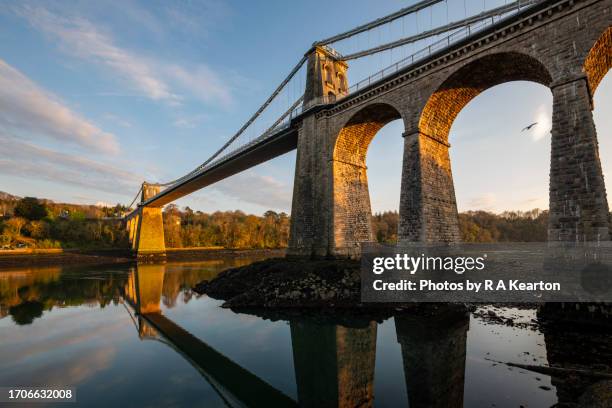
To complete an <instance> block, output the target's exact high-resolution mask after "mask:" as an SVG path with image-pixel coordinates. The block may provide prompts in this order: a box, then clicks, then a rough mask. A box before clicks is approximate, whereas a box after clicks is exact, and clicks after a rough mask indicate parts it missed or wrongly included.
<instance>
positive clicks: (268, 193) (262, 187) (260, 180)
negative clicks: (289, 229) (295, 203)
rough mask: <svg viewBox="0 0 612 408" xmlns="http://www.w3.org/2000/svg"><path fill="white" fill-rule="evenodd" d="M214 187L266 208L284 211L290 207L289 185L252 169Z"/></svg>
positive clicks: (228, 194) (231, 195) (230, 195)
mask: <svg viewBox="0 0 612 408" xmlns="http://www.w3.org/2000/svg"><path fill="white" fill-rule="evenodd" d="M214 189H215V190H217V191H219V192H221V193H223V194H225V195H227V196H229V197H233V198H236V199H238V200H240V201H244V202H248V203H252V204H257V205H261V206H262V207H264V208H266V209H274V210H283V211H286V210H288V209H290V208H291V193H292V192H291V187H289V186H286V185H285V184H283V183H281V182H280V181H278V180H276V179H275V178H273V177H270V176H261V175H258V174H255V173H254V172H253V171H246V172H244V173H240V174H237V175H235V176H232V177H231V178H229V179H227V180H223V181H221V182H219V183H218V184H215V185H214Z"/></svg>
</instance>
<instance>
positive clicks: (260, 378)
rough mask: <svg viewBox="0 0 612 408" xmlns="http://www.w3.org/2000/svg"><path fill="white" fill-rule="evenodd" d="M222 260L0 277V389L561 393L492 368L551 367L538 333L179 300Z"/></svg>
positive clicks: (94, 397)
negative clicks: (283, 317)
mask: <svg viewBox="0 0 612 408" xmlns="http://www.w3.org/2000/svg"><path fill="white" fill-rule="evenodd" d="M239 262H240V263H248V262H249V260H242V261H239ZM234 265H236V262H232V261H227V260H225V261H224V260H219V261H208V262H198V263H180V264H178V263H177V264H172V263H170V264H167V265H146V266H139V267H136V266H106V267H83V268H31V269H20V270H11V271H3V272H0V307H1V310H0V386H55V387H62V386H70V387H74V388H76V390H77V404H67V405H68V406H72V407H74V406H75V405H78V406H86V407H98V406H99V407H109V406H121V407H124V406H139V407H141V406H205V407H216V406H227V405H230V406H239V405H241V404H245V405H253V404H255V405H261V406H275V405H279V404H282V403H288V404H291V403H294V401H297V400H299V401H300V402H301V403H302V404H304V405H307V404H311V405H313V406H322V405H323V404H324V402H330V401H333V403H332V404H331V405H335V404H340V405H345V406H354V405H358V404H359V403H367V401H368V400H369V398H371V396H372V395H373V396H374V405H375V406H381V407H391V406H407V405H409V404H410V405H411V406H413V407H426V406H431V405H432V404H433V401H438V403H440V402H441V404H440V405H441V406H461V403H460V402H461V401H463V405H464V406H466V407H472V406H497V407H504V406H511V407H517V406H519V405H521V404H523V405H525V406H536V407H539V406H550V405H552V404H554V403H555V402H556V401H557V398H558V397H557V395H558V394H560V393H562V390H558V389H557V387H556V386H555V385H554V384H553V382H551V378H549V377H547V376H546V375H542V374H537V373H533V372H530V371H526V370H522V369H517V368H510V367H508V366H506V365H504V364H497V363H495V361H504V362H508V361H509V362H515V363H525V364H547V363H549V361H548V359H547V348H548V350H550V347H554V344H553V345H551V344H550V343H551V341H553V340H552V339H551V338H550V336H548V337H547V336H545V335H544V334H543V333H541V332H539V331H538V330H537V329H533V328H522V329H521V328H517V327H516V326H515V327H509V326H503V325H493V324H488V323H486V322H485V321H483V320H481V318H477V317H474V316H472V317H469V318H468V317H465V316H464V317H461V316H454V315H453V316H446V317H444V318H440V319H435V320H436V321H432V319H422V318H421V319H418V318H413V317H410V316H405V315H404V316H395V317H394V318H391V319H388V320H386V321H384V322H383V323H380V324H377V323H375V322H367V321H359V320H355V321H354V322H353V321H350V322H344V325H338V324H334V322H326V323H321V322H315V321H312V320H300V321H290V322H288V321H274V322H273V321H269V320H264V319H262V318H259V317H257V316H253V315H248V314H236V313H234V312H232V311H230V310H227V309H223V308H221V307H219V306H220V304H221V302H219V301H216V300H213V299H210V298H208V297H206V296H201V297H198V296H196V294H194V293H193V292H191V290H190V288H191V287H192V286H193V285H194V284H196V283H197V282H199V281H201V280H203V279H210V278H211V277H213V276H214V275H215V274H216V273H218V272H219V271H220V270H223V269H225V268H227V267H230V266H234ZM139 312H140V314H139ZM497 312H498V313H505V314H507V315H515V316H519V317H520V319H522V320H524V321H527V322H528V321H530V319H532V318H535V317H536V312H535V311H534V310H522V311H517V310H512V309H506V310H501V309H498V310H497ZM547 341H548V343H547ZM457 402H459V403H457ZM41 405H42V404H36V406H41ZM19 406H25V404H23V403H21V404H19Z"/></svg>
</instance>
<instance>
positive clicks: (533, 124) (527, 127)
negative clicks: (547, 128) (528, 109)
mask: <svg viewBox="0 0 612 408" xmlns="http://www.w3.org/2000/svg"><path fill="white" fill-rule="evenodd" d="M537 124H538V122H533V123H532V124H531V125H527V126H525V127H524V128H523V130H521V132H524V131H526V130H530V129H531V128H532V127H534V126H535V125H537Z"/></svg>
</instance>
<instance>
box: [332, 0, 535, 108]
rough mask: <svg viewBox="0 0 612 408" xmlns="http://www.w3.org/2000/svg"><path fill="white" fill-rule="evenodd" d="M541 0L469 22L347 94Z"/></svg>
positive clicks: (527, 2) (377, 73) (349, 92)
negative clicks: (498, 14)
mask: <svg viewBox="0 0 612 408" xmlns="http://www.w3.org/2000/svg"><path fill="white" fill-rule="evenodd" d="M541 1H542V0H525V1H524V2H519V3H518V6H517V8H516V9H514V10H512V11H509V12H507V13H505V14H504V15H503V16H501V15H500V16H493V17H491V18H489V19H486V20H481V21H479V22H476V23H473V24H468V25H467V26H465V27H462V28H460V29H458V30H457V31H455V32H453V33H451V34H449V35H448V36H446V37H444V38H442V39H441V40H439V41H436V42H434V43H432V44H430V45H428V46H427V47H425V48H422V49H421V50H419V51H417V52H415V53H414V54H412V55H410V56H408V57H406V58H404V59H401V60H399V61H398V62H396V63H395V64H392V65H390V66H388V67H385V68H383V69H382V70H380V71H378V72H376V73H374V74H372V75H370V76H368V77H367V78H365V79H363V80H361V81H359V82H357V83H355V84H353V85H352V86H351V87H349V89H348V94H347V95H346V96H348V95H350V94H352V93H355V92H357V91H359V90H360V89H363V88H366V87H368V86H370V85H371V84H373V83H375V82H378V81H381V80H382V79H384V78H386V77H388V76H391V75H393V74H395V73H397V72H399V71H400V70H402V69H404V68H405V67H407V66H410V65H413V64H415V63H418V62H419V61H422V60H424V59H426V58H427V57H429V56H430V55H432V54H434V53H435V52H437V51H440V50H443V49H445V48H448V47H450V46H451V45H453V44H455V43H458V42H459V41H461V40H464V39H466V38H468V37H471V36H472V35H475V34H477V33H479V32H481V31H483V30H484V29H486V28H488V27H491V26H493V25H495V24H496V23H497V22H499V21H501V20H504V19H507V18H509V17H511V16H513V15H515V14H517V13H519V12H520V11H521V10H523V9H525V8H528V7H531V6H533V5H534V4H536V3H539V2H541ZM346 96H343V98H345V97H346Z"/></svg>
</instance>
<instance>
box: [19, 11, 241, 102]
mask: <svg viewBox="0 0 612 408" xmlns="http://www.w3.org/2000/svg"><path fill="white" fill-rule="evenodd" d="M17 13H18V14H19V15H21V16H22V17H24V18H26V19H27V20H28V21H29V22H30V24H31V25H32V26H34V27H35V28H37V29H38V30H40V31H42V32H44V33H46V34H47V35H50V36H51V37H52V38H53V39H55V40H58V41H59V45H60V46H61V49H62V51H64V52H65V53H67V54H69V55H72V56H74V57H77V58H79V59H83V60H86V61H90V62H94V63H95V64H98V65H101V66H106V67H107V68H110V72H111V74H113V75H117V76H119V77H121V78H122V79H123V80H124V81H125V82H126V83H129V84H130V85H131V86H132V87H133V88H134V89H136V90H138V91H140V92H141V93H142V94H144V95H145V96H146V97H147V98H149V99H151V100H154V101H166V102H168V103H169V104H171V105H177V104H180V103H181V102H182V100H183V99H184V95H183V94H188V95H191V96H193V97H195V98H196V99H199V100H201V101H203V102H219V103H220V104H221V105H228V104H230V103H231V100H232V98H231V93H230V91H229V87H228V85H227V81H221V80H220V78H219V77H218V76H217V75H216V74H215V73H214V72H213V71H212V70H211V69H210V68H209V67H207V66H206V65H203V64H199V65H195V66H191V67H189V69H186V68H184V67H182V66H179V65H177V64H174V63H168V62H166V61H162V60H159V59H156V58H149V57H146V56H143V55H139V54H137V53H135V52H132V51H129V50H127V49H125V48H122V47H120V46H118V45H117V44H116V43H115V40H114V38H113V37H112V36H111V35H110V34H109V33H106V32H103V31H102V30H100V29H99V27H97V26H95V25H94V24H92V23H91V22H90V21H89V20H87V19H85V18H82V17H73V18H66V17H61V16H59V15H56V14H53V13H51V12H50V11H48V10H46V9H44V8H40V7H37V8H34V7H27V6H25V7H23V8H21V9H19V10H17ZM181 92H182V93H183V94H181Z"/></svg>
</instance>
